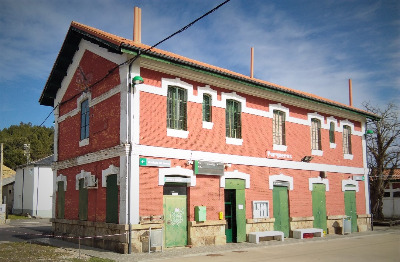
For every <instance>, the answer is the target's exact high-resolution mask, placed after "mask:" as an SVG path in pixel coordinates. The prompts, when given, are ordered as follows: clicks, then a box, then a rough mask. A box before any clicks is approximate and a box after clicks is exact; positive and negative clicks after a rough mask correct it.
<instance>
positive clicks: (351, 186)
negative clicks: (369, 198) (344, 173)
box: [342, 179, 359, 192]
mask: <svg viewBox="0 0 400 262" xmlns="http://www.w3.org/2000/svg"><path fill="white" fill-rule="evenodd" d="M354 190H355V191H356V192H358V191H359V188H358V181H355V180H352V179H347V180H342V191H354Z"/></svg>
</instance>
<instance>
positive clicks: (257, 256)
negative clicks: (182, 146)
mask: <svg viewBox="0 0 400 262" xmlns="http://www.w3.org/2000/svg"><path fill="white" fill-rule="evenodd" d="M374 229H375V230H374V231H369V232H363V233H353V234H350V235H345V236H342V235H328V236H327V237H324V238H313V239H304V240H298V239H285V241H284V242H280V241H262V242H260V244H252V243H238V244H227V245H223V246H208V247H196V248H174V249H167V250H165V251H164V252H163V253H161V252H157V253H151V254H143V253H140V254H137V253H135V254H130V255H128V254H125V255H123V254H117V253H113V252H109V251H106V250H100V249H95V248H91V247H84V246H82V247H81V252H82V254H85V255H89V256H96V257H102V258H109V259H113V260H115V261H156V260H157V261H166V262H183V261H184V262H200V261H201V262H203V261H212V262H225V261H229V262H234V261H240V262H243V261H249V262H253V261H272V262H281V261H296V262H297V261H299V262H302V261H307V262H309V261H328V262H330V261H352V262H358V261H363V262H365V261H374V262H377V261H379V262H381V261H397V262H399V261H400V226H395V227H374ZM50 232H51V223H49V222H48V220H19V221H18V220H15V221H12V223H11V224H8V225H1V226H0V243H1V242H3V241H27V240H28V241H29V240H32V241H38V242H42V243H48V244H51V245H54V246H59V247H64V248H67V249H71V250H75V251H76V252H78V246H77V245H76V244H73V243H70V242H65V241H61V240H58V239H54V238H43V237H41V236H39V235H40V234H45V235H46V234H49V233H50Z"/></svg>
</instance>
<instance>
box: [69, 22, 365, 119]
mask: <svg viewBox="0 0 400 262" xmlns="http://www.w3.org/2000/svg"><path fill="white" fill-rule="evenodd" d="M71 27H74V28H77V29H80V30H82V31H85V32H87V33H89V34H92V35H95V36H96V37H98V38H100V39H103V40H106V41H108V42H110V43H113V44H115V45H118V46H121V45H127V46H131V47H136V48H139V49H143V50H147V49H149V48H150V46H148V45H145V44H142V43H138V42H134V41H133V40H131V39H126V38H123V37H120V36H117V35H114V34H110V33H107V32H104V31H102V30H99V29H96V28H93V27H90V26H87V25H84V24H81V23H78V22H75V21H73V22H72V23H71ZM151 52H152V53H157V54H159V55H164V56H167V57H170V58H172V59H176V60H180V61H184V62H188V63H191V64H194V65H197V66H201V67H204V68H207V69H211V70H214V71H218V72H222V73H225V74H229V75H232V76H236V77H239V78H242V79H243V80H246V81H253V82H254V83H258V84H263V85H268V86H270V87H275V88H277V89H279V90H282V91H285V92H289V93H293V94H297V95H302V96H305V97H309V98H313V99H317V100H320V101H322V102H326V103H331V104H335V105H338V106H340V107H343V108H348V109H351V110H356V111H359V112H362V113H365V114H368V115H373V114H371V113H370V112H367V111H364V110H361V109H357V108H354V107H351V106H349V105H346V104H342V103H339V102H336V101H333V100H330V99H327V98H323V97H320V96H317V95H314V94H311V93H307V92H303V91H299V90H295V89H291V88H287V87H284V86H281V85H277V84H274V83H271V82H268V81H264V80H260V79H255V78H251V77H250V76H247V75H243V74H239V73H236V72H234V71H230V70H227V69H224V68H220V67H217V66H213V65H210V64H207V63H203V62H200V61H197V60H194V59H190V58H187V57H184V56H181V55H177V54H174V53H172V52H168V51H165V50H161V49H158V48H153V49H151Z"/></svg>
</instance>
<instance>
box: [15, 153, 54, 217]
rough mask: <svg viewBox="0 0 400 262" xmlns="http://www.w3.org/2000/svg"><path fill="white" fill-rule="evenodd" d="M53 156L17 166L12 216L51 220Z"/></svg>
mask: <svg viewBox="0 0 400 262" xmlns="http://www.w3.org/2000/svg"><path fill="white" fill-rule="evenodd" d="M52 162H53V155H51V156H48V157H46V158H43V159H39V160H37V161H34V162H31V163H29V164H27V165H22V166H19V167H18V168H17V170H16V175H15V185H14V206H13V214H29V215H30V216H34V217H42V218H51V216H52V196H53V171H52V168H51V164H52Z"/></svg>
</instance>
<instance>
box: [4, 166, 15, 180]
mask: <svg viewBox="0 0 400 262" xmlns="http://www.w3.org/2000/svg"><path fill="white" fill-rule="evenodd" d="M12 176H15V171H14V170H12V169H11V168H9V167H7V166H5V165H3V179H4V178H8V177H12Z"/></svg>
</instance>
